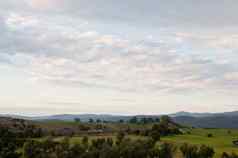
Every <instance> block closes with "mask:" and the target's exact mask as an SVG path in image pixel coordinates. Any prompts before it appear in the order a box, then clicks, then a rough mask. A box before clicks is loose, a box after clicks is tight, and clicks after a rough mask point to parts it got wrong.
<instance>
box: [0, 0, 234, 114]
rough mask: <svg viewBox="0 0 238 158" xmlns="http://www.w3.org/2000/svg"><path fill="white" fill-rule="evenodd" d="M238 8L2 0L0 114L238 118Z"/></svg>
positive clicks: (167, 2) (195, 1) (217, 3)
mask: <svg viewBox="0 0 238 158" xmlns="http://www.w3.org/2000/svg"><path fill="white" fill-rule="evenodd" d="M237 10H238V1H237V0H189V1H188V0H149V1H148V0H120V1H118V0H8V1H5V0H0V35H1V37H0V113H11V114H25V115H46V114H59V113H111V114H161V113H163V114H165V113H170V112H176V111H182V110H183V111H193V112H220V111H232V110H238V97H237V95H238V64H237V63H238V14H237Z"/></svg>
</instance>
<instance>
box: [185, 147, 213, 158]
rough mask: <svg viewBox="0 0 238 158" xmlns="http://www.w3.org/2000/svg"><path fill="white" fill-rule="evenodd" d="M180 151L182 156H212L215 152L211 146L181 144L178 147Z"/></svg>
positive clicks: (202, 157)
mask: <svg viewBox="0 0 238 158" xmlns="http://www.w3.org/2000/svg"><path fill="white" fill-rule="evenodd" d="M180 151H181V152H182V154H183V157H184V158H212V157H213V156H214V154H215V152H214V150H213V148H211V147H208V146H206V145H202V146H200V147H199V146H196V145H189V144H183V145H182V146H181V147H180Z"/></svg>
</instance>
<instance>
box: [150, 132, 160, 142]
mask: <svg viewBox="0 0 238 158" xmlns="http://www.w3.org/2000/svg"><path fill="white" fill-rule="evenodd" d="M150 136H151V138H152V140H153V141H154V142H157V141H159V140H160V133H159V131H155V130H154V131H151V132H150Z"/></svg>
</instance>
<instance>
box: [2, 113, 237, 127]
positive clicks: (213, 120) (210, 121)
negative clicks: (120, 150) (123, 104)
mask: <svg viewBox="0 0 238 158" xmlns="http://www.w3.org/2000/svg"><path fill="white" fill-rule="evenodd" d="M2 116H5V117H12V118H19V119H25V120H34V121H47V120H61V121H73V120H75V119H76V118H79V119H80V120H81V121H82V122H87V121H89V119H94V120H95V121H96V120H97V119H100V120H102V121H113V122H117V121H119V120H124V121H128V120H129V119H131V118H132V117H133V115H130V116H124V115H110V114H100V115H98V114H78V115H76V114H62V115H49V116H39V117H26V116H19V115H2ZM134 116H136V117H137V118H138V119H141V118H144V117H151V118H158V117H160V116H162V115H134ZM169 116H170V117H172V118H173V120H174V121H175V122H176V123H179V124H184V125H188V126H194V127H203V128H238V111H233V112H224V113H190V112H184V111H181V112H177V113H174V114H169Z"/></svg>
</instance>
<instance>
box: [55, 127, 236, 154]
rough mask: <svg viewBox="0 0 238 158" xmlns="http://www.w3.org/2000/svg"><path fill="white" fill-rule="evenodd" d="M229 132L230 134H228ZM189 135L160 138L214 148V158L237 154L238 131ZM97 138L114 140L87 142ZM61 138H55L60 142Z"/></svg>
mask: <svg viewBox="0 0 238 158" xmlns="http://www.w3.org/2000/svg"><path fill="white" fill-rule="evenodd" d="M228 131H230V132H228ZM189 132H190V133H189V134H183V135H174V136H167V137H162V138H161V141H162V142H170V143H173V144H175V145H176V146H179V145H181V144H183V143H189V144H194V145H202V144H205V145H208V146H211V147H213V148H214V150H215V152H216V154H215V157H214V158H220V157H221V154H222V152H224V151H225V152H228V153H232V152H235V153H237V154H238V147H236V146H234V145H233V144H232V141H233V140H236V139H238V130H234V129H233V130H232V129H231V130H228V129H191V130H189ZM209 133H210V134H212V135H213V136H212V137H208V136H207V135H208V134H209ZM127 137H129V138H131V139H145V137H141V136H134V135H129V136H127ZM97 138H113V140H115V139H116V137H115V135H101V136H100V135H98V136H89V140H92V139H97ZM61 139H62V137H60V138H56V140H58V141H60V140H61ZM81 140H82V137H72V138H71V140H70V141H71V143H77V142H80V141H81ZM176 155H177V156H176V157H181V153H179V152H178V153H177V154H176Z"/></svg>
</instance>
